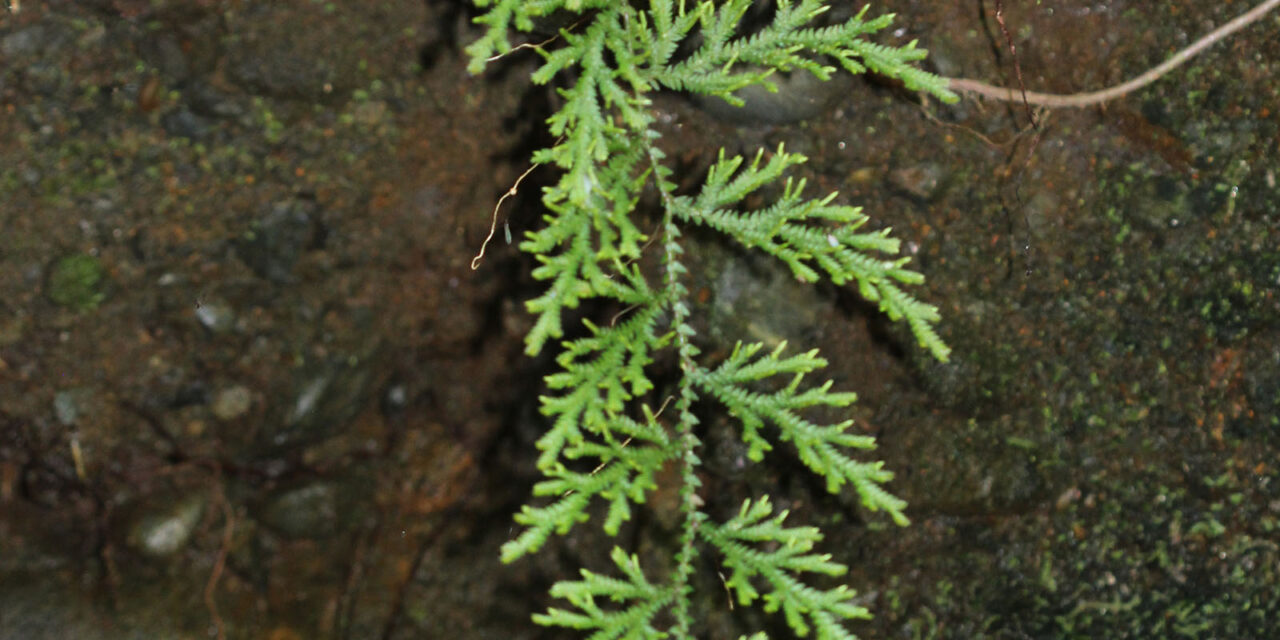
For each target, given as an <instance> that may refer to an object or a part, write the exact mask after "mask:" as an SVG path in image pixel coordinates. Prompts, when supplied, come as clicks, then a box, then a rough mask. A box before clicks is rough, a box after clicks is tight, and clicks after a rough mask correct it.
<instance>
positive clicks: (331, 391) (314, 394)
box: [254, 346, 380, 454]
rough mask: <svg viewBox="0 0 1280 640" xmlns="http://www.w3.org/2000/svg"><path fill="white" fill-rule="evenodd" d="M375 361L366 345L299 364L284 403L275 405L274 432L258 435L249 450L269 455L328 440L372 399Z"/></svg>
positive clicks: (271, 430)
mask: <svg viewBox="0 0 1280 640" xmlns="http://www.w3.org/2000/svg"><path fill="white" fill-rule="evenodd" d="M377 362H378V361H377V357H376V347H372V346H370V347H368V348H367V349H365V350H364V351H362V352H359V353H355V354H344V355H334V356H331V357H328V358H325V359H323V360H320V361H318V362H315V363H308V364H307V365H304V366H303V367H302V370H301V371H300V373H299V375H298V377H297V379H296V380H295V382H294V384H293V386H292V388H291V389H290V393H289V395H288V396H287V397H288V400H287V401H285V402H283V403H281V404H280V405H277V406H276V410H277V417H276V418H275V419H274V420H272V421H271V423H272V424H273V425H274V428H268V429H265V430H264V431H262V432H261V433H260V434H259V436H258V439H257V442H256V444H255V445H254V450H255V451H257V452H260V453H266V454H270V453H274V452H278V451H282V450H285V449H290V448H293V447H297V446H303V445H307V444H311V443H314V442H318V441H321V440H324V439H326V438H329V437H330V436H332V435H333V434H334V432H335V431H336V430H337V429H338V428H339V427H341V426H343V425H346V424H348V423H349V422H350V421H351V420H352V419H353V418H355V416H356V414H358V413H360V411H361V410H362V409H363V408H364V407H365V406H366V405H367V404H368V403H369V402H371V401H372V400H373V396H374V394H375V393H376V391H375V378H376V376H377V373H378V371H379V370H380V368H379V366H378V364H377Z"/></svg>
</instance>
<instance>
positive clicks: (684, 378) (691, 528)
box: [644, 140, 703, 638]
mask: <svg viewBox="0 0 1280 640" xmlns="http://www.w3.org/2000/svg"><path fill="white" fill-rule="evenodd" d="M644 144H645V153H646V155H647V156H648V158H649V166H650V170H651V171H652V172H653V177H654V182H655V183H656V184H657V187H658V192H659V193H660V194H661V195H662V207H663V214H662V234H663V242H662V248H663V256H662V262H663V280H664V284H665V285H666V286H665V290H666V292H667V296H668V299H667V306H668V308H669V309H671V328H672V331H674V332H675V345H676V353H677V355H678V357H679V363H680V381H679V383H678V386H679V397H678V399H677V400H676V405H675V411H676V424H675V431H676V446H677V447H679V453H680V455H679V458H678V464H679V465H680V481H681V482H680V511H681V512H682V513H683V514H684V523H683V524H682V526H681V531H680V550H679V551H678V552H677V553H676V567H675V570H674V571H673V572H672V575H671V593H672V595H673V596H674V605H673V606H674V608H673V611H672V616H673V617H674V618H675V624H674V625H673V626H672V629H671V634H672V635H673V636H674V637H676V638H687V637H689V626H690V624H691V622H692V620H691V619H690V617H689V597H688V592H689V591H690V587H689V578H690V576H691V575H692V574H693V559H694V558H695V557H696V556H697V551H696V549H694V542H695V540H696V539H697V536H698V525H699V524H700V523H701V522H702V520H703V516H702V512H701V511H700V510H699V507H700V506H701V500H700V499H699V498H698V487H699V486H700V485H701V481H700V480H698V475H697V471H696V470H697V467H698V463H699V460H698V454H697V452H696V450H697V448H698V447H699V446H700V445H701V442H700V441H699V440H698V436H697V435H695V434H694V433H693V427H694V425H696V424H697V423H698V419H697V417H695V416H694V415H693V411H692V408H693V403H694V402H695V401H696V400H697V399H698V394H697V392H696V391H694V389H693V382H692V380H693V376H694V373H695V372H696V371H697V368H698V364H697V362H696V361H694V356H696V355H697V353H698V348H697V347H696V346H694V345H693V343H692V342H691V341H690V338H691V337H692V336H693V335H694V330H693V327H691V326H689V323H688V318H689V308H688V307H687V306H686V304H685V299H686V298H687V295H686V294H687V293H688V290H687V289H686V288H685V286H684V283H682V282H681V275H682V274H684V273H685V268H684V265H683V264H681V262H680V256H681V255H682V254H683V253H684V248H683V247H682V246H681V245H680V228H679V227H678V226H676V223H675V209H676V203H675V201H674V199H673V198H672V197H671V192H670V185H669V184H668V183H667V182H666V179H665V178H664V177H663V171H662V164H661V162H660V161H659V159H658V156H657V152H656V151H657V150H656V149H654V147H653V146H652V145H651V144H649V143H648V141H647V140H646V141H645V143H644Z"/></svg>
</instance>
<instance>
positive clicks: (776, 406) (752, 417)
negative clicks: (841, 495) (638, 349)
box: [693, 343, 909, 525]
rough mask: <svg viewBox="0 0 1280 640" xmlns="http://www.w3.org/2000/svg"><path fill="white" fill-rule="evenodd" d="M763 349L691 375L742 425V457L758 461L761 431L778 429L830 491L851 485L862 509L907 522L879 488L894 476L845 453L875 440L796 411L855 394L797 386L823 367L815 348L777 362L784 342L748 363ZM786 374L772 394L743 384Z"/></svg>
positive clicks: (843, 401) (763, 442) (737, 352)
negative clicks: (784, 382) (788, 379)
mask: <svg viewBox="0 0 1280 640" xmlns="http://www.w3.org/2000/svg"><path fill="white" fill-rule="evenodd" d="M763 346H764V345H762V344H760V343H755V344H752V345H748V346H747V347H745V348H743V347H742V345H741V344H739V346H738V347H737V348H735V349H734V352H733V354H732V355H730V357H729V358H728V359H727V360H725V362H723V363H721V364H720V366H719V367H717V368H716V369H714V370H712V371H705V370H703V371H699V372H697V373H696V374H695V375H694V376H693V379H694V381H695V383H696V384H697V385H698V386H699V387H700V388H702V389H705V390H706V391H707V392H709V393H711V394H712V395H714V396H715V397H716V399H717V400H719V401H720V402H721V403H723V404H724V405H725V407H726V408H727V409H728V410H729V414H730V415H732V416H733V417H735V418H737V419H738V420H739V421H740V422H741V423H742V439H743V442H745V443H746V444H747V448H748V449H747V456H748V457H749V458H751V459H752V460H754V461H759V460H761V459H762V458H763V457H764V452H765V451H768V450H770V449H771V448H772V446H771V445H770V444H769V441H768V439H766V438H765V437H764V436H762V435H761V434H760V428H761V427H763V426H764V425H766V424H771V425H773V426H775V427H777V428H778V431H779V435H778V438H779V439H780V440H782V441H785V442H791V443H792V444H794V445H795V447H796V452H797V454H798V455H799V457H800V460H801V462H804V463H805V466H807V467H809V468H810V469H811V470H812V471H813V472H814V473H816V474H818V475H821V476H823V477H824V478H826V480H827V489H828V490H829V491H831V492H832V493H838V492H839V491H840V488H841V487H842V486H843V485H844V484H846V483H848V484H852V485H853V487H854V489H855V490H856V491H857V492H858V496H859V498H860V499H861V501H862V504H863V506H865V507H866V508H868V509H870V510H872V511H878V510H881V509H883V510H884V511H885V512H886V513H888V514H889V515H890V516H892V517H893V520H894V521H895V522H897V523H898V524H900V525H906V524H908V522H909V521H908V520H907V517H906V515H905V514H903V509H905V508H906V503H905V502H903V501H902V500H900V499H898V498H895V497H893V496H892V495H890V494H889V493H888V492H886V491H884V490H883V489H881V488H880V487H879V485H880V484H882V483H885V482H888V481H889V480H891V479H893V474H892V473H891V472H889V471H886V470H884V469H883V468H882V463H879V462H875V463H866V462H859V461H856V460H853V459H851V458H849V457H848V455H847V453H845V451H846V450H848V449H873V448H875V439H874V438H872V437H870V436H860V435H855V434H851V433H847V430H848V428H849V427H850V426H852V425H853V421H852V420H845V421H842V422H839V423H836V424H830V425H819V424H815V423H813V422H810V421H809V420H807V419H805V418H803V417H802V416H801V415H800V413H799V410H801V409H806V408H809V407H814V406H831V407H844V406H848V405H850V404H852V403H853V402H854V401H855V400H856V399H857V396H856V395H855V394H852V393H840V392H832V391H831V390H830V389H831V382H830V381H827V382H826V383H824V384H822V385H821V386H818V387H810V388H808V389H805V390H803V391H801V390H800V389H799V387H800V383H801V381H802V380H803V377H804V374H806V373H809V372H811V371H813V370H815V369H819V368H822V367H825V366H826V364H827V363H826V361H825V360H823V359H822V358H819V357H817V351H816V350H814V351H810V352H808V353H804V354H800V355H795V356H791V357H789V358H781V357H780V355H781V353H782V350H783V349H785V347H786V343H783V344H781V345H779V346H778V347H777V348H776V349H774V350H773V351H772V352H771V353H769V354H767V355H765V356H762V357H760V358H756V359H755V360H754V361H753V360H752V358H753V357H754V356H755V355H756V354H757V353H758V352H759V351H760V350H761V349H762V348H763ZM786 374H793V375H794V377H793V378H792V381H791V383H790V384H788V385H787V386H786V387H784V388H782V389H780V390H778V391H775V392H772V393H765V392H758V391H752V390H750V389H748V388H747V386H746V383H748V382H754V381H757V380H763V379H766V378H769V377H773V376H777V375H786Z"/></svg>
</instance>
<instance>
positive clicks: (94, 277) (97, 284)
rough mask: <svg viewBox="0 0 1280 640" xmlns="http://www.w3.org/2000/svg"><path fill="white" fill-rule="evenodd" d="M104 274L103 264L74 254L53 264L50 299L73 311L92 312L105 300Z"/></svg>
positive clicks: (50, 278)
mask: <svg viewBox="0 0 1280 640" xmlns="http://www.w3.org/2000/svg"><path fill="white" fill-rule="evenodd" d="M105 285H106V272H105V270H104V269H103V267H102V261H100V260H98V259H97V258H95V257H93V256H91V255H88V254H84V253H77V254H73V255H69V256H66V257H64V258H62V259H60V260H58V261H57V262H55V263H54V265H53V269H52V270H51V271H50V272H49V288H48V290H47V291H48V295H49V299H50V300H52V301H53V302H54V304H57V305H59V306H63V307H67V308H70V309H74V310H76V311H92V310H93V309H96V308H97V307H98V305H99V304H101V303H102V301H103V300H104V299H106V296H107V294H106V287H105Z"/></svg>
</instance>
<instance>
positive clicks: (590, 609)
mask: <svg viewBox="0 0 1280 640" xmlns="http://www.w3.org/2000/svg"><path fill="white" fill-rule="evenodd" d="M610 557H611V558H612V560H613V562H614V565H616V566H617V567H618V569H619V570H620V571H621V572H622V574H623V578H622V579H619V578H610V577H608V576H602V575H600V574H597V573H593V572H591V571H587V570H586V569H583V570H582V580H578V581H572V582H571V581H561V582H557V583H556V584H555V586H553V587H552V588H551V595H552V596H554V597H556V598H563V599H565V600H568V601H569V603H570V604H572V605H573V606H574V607H576V608H577V609H578V610H579V611H581V613H578V612H570V611H566V610H563V609H556V608H551V609H548V610H547V613H545V614H541V615H535V616H534V617H533V620H534V622H537V623H538V624H541V625H547V626H557V627H568V628H570V629H578V630H581V631H594V633H592V634H591V635H590V636H588V637H589V638H591V640H612V639H614V638H625V639H627V640H632V639H635V640H640V639H649V638H655V639H656V638H665V637H667V634H666V633H663V632H660V631H658V630H656V629H655V628H654V627H653V624H652V621H653V619H654V617H656V616H657V615H658V613H659V612H660V611H662V609H663V608H664V607H666V606H667V605H668V604H669V603H670V601H671V600H672V598H673V597H674V594H672V593H671V592H670V590H668V589H663V588H661V587H658V586H655V585H654V584H652V583H650V582H649V581H648V580H647V579H645V577H644V573H643V572H642V571H641V570H640V561H639V559H638V558H636V556H634V555H632V556H628V555H627V554H626V552H625V551H623V550H622V549H619V548H617V547H614V548H613V552H612V553H611V554H610ZM597 599H607V600H608V601H609V602H610V603H613V604H624V605H625V606H624V607H622V608H621V609H608V610H606V609H602V608H601V607H600V605H599V604H598V603H597V602H596V600H597Z"/></svg>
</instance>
